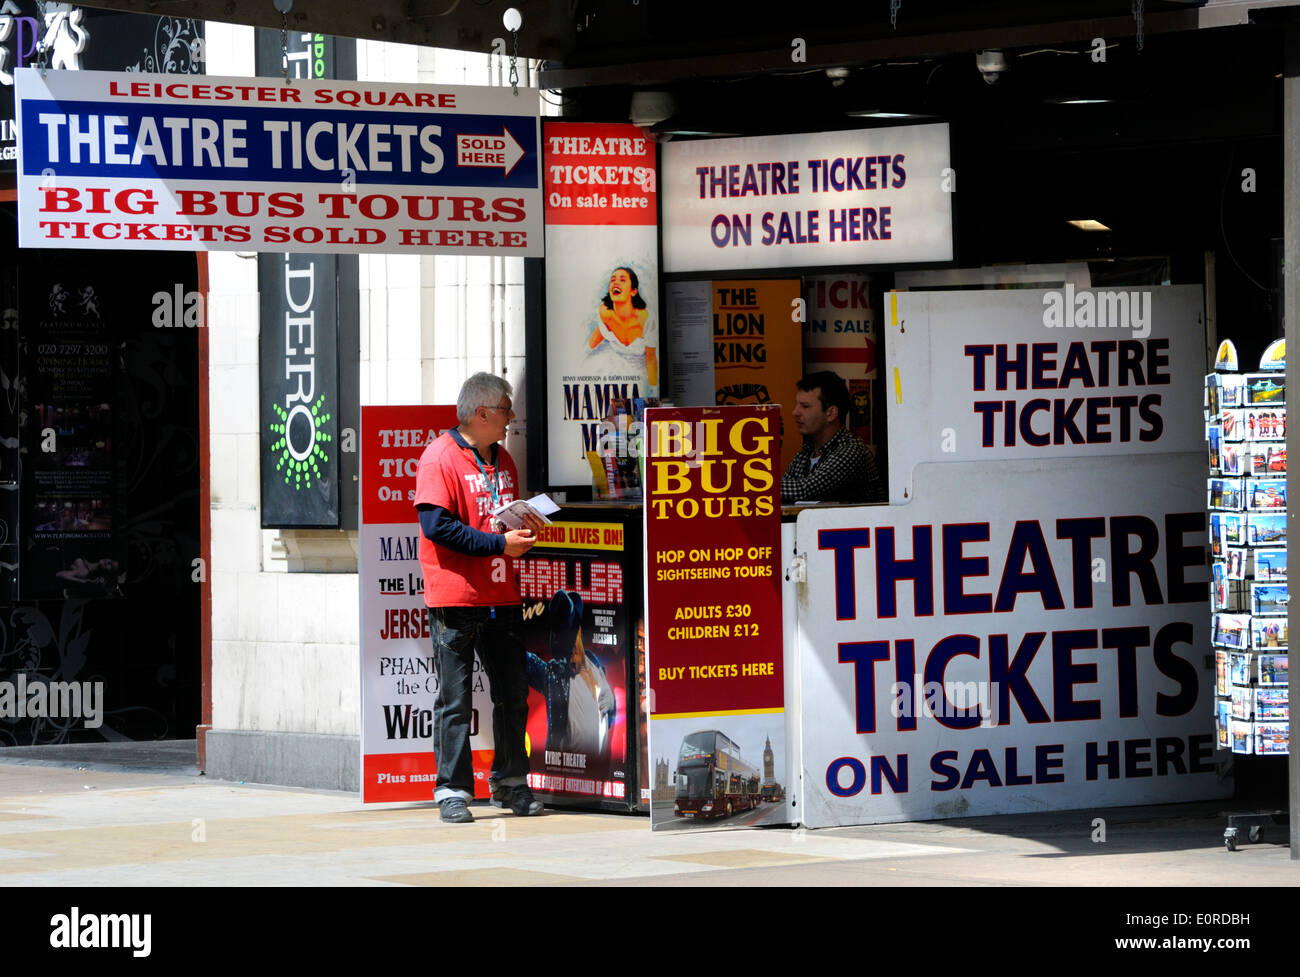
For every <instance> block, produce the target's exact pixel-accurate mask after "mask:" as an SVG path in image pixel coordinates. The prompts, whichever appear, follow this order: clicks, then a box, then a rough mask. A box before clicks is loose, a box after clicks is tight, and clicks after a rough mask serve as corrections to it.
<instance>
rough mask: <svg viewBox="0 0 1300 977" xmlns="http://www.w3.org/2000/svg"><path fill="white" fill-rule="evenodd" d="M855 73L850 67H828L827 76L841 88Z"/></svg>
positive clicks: (833, 83)
mask: <svg viewBox="0 0 1300 977" xmlns="http://www.w3.org/2000/svg"><path fill="white" fill-rule="evenodd" d="M852 74H853V72H852V71H850V70H849V69H848V68H827V69H826V77H827V78H829V79H830V80H831V84H832V85H834V86H835V87H836V88H839V87H840V86H841V85H843V84H844V83H845V82H846V81H848V80H849V77H850V76H851V75H852Z"/></svg>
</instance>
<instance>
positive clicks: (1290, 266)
mask: <svg viewBox="0 0 1300 977" xmlns="http://www.w3.org/2000/svg"><path fill="white" fill-rule="evenodd" d="M1285 60H1286V66H1285V68H1284V75H1285V77H1284V78H1283V82H1282V89H1283V101H1284V103H1285V108H1284V112H1283V122H1282V160H1283V168H1284V172H1285V174H1286V176H1285V183H1284V187H1283V208H1284V209H1285V215H1284V219H1285V224H1284V229H1285V236H1286V237H1285V252H1284V258H1283V271H1284V275H1283V282H1284V284H1283V296H1282V300H1283V306H1282V312H1283V320H1284V328H1283V337H1284V338H1285V339H1286V346H1287V350H1286V352H1287V357H1286V387H1287V398H1288V406H1289V407H1290V408H1291V411H1296V410H1297V409H1298V408H1300V404H1297V402H1296V399H1295V398H1296V391H1297V390H1300V388H1297V387H1296V366H1295V363H1296V355H1297V353H1300V330H1297V329H1295V328H1293V327H1294V326H1295V325H1296V324H1297V323H1298V322H1300V276H1298V275H1296V273H1295V271H1296V269H1300V174H1297V169H1296V168H1297V166H1300V24H1294V23H1293V24H1288V25H1287V29H1286V55H1285ZM1286 441H1287V452H1288V454H1289V453H1290V450H1291V449H1292V448H1293V447H1295V445H1294V444H1292V442H1300V436H1297V435H1296V432H1295V426H1294V425H1293V424H1288V425H1287V428H1286ZM1289 481H1290V478H1289V477H1288V482H1289ZM1296 508H1297V507H1296V506H1293V505H1292V504H1291V499H1290V493H1288V496H1287V508H1286V516H1287V527H1288V529H1287V537H1286V556H1287V565H1288V566H1290V563H1291V554H1292V553H1294V552H1296V551H1297V550H1300V540H1297V538H1296V537H1295V536H1293V535H1292V534H1291V532H1290V527H1291V526H1300V521H1297V519H1296ZM1296 617H1297V615H1296V612H1295V605H1293V604H1291V603H1290V602H1288V603H1287V613H1286V620H1287V635H1288V645H1289V644H1290V641H1289V636H1290V635H1291V633H1292V632H1293V629H1294V628H1295V625H1296ZM1289 654H1290V653H1289V652H1288V655H1289ZM1287 672H1288V674H1287V688H1288V693H1287V696H1288V701H1290V702H1298V701H1300V698H1297V689H1300V682H1298V681H1297V680H1296V677H1295V673H1294V672H1292V671H1291V670H1290V669H1289V668H1288V669H1287ZM1287 808H1288V820H1289V822H1290V827H1291V860H1292V861H1300V841H1298V839H1300V748H1297V743H1296V738H1295V737H1291V741H1290V751H1289V753H1288V756H1287Z"/></svg>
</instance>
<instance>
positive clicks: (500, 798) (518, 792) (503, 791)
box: [492, 784, 542, 818]
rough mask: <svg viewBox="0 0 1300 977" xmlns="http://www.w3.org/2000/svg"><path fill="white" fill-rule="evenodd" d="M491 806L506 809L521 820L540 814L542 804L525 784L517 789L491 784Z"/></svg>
mask: <svg viewBox="0 0 1300 977" xmlns="http://www.w3.org/2000/svg"><path fill="white" fill-rule="evenodd" d="M492 806H493V807H508V808H510V810H512V811H514V813H515V814H517V815H519V817H521V818H526V817H531V816H532V815H534V814H541V813H542V802H541V801H539V800H538V799H537V798H536V797H534V796H533V792H532V791H531V790H529V789H528V785H527V784H520V785H518V786H517V787H502V786H501V785H500V784H493V785H492Z"/></svg>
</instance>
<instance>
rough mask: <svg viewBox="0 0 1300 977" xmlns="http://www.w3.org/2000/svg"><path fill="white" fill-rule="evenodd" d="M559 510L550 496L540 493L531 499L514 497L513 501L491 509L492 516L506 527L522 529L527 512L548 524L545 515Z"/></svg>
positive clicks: (549, 521)
mask: <svg viewBox="0 0 1300 977" xmlns="http://www.w3.org/2000/svg"><path fill="white" fill-rule="evenodd" d="M559 511H560V507H559V506H558V505H556V504H555V503H554V502H552V501H551V497H550V496H549V495H546V494H542V495H534V496H533V497H532V498H531V499H515V500H514V501H513V502H506V503H504V504H502V505H499V506H497V507H496V508H495V509H493V510H492V518H493V519H497V520H499V521H500V522H501V524H502V525H503V526H505V527H506V529H523V528H524V516H525V515H527V514H528V513H529V512H531V513H532V514H533V515H535V516H537V517H538V518H540V519H541V520H542V522H544V523H546V524H547V525H548V526H549V525H550V524H551V520H549V519H547V518H546V517H547V516H549V515H550V514H551V513H552V512H559Z"/></svg>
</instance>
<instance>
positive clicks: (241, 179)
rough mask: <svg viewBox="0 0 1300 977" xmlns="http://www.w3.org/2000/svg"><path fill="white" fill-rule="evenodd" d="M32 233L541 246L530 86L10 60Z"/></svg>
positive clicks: (487, 250)
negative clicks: (139, 70)
mask: <svg viewBox="0 0 1300 977" xmlns="http://www.w3.org/2000/svg"><path fill="white" fill-rule="evenodd" d="M16 91H17V95H18V124H19V126H20V132H21V139H20V158H19V176H18V206H19V243H20V245H21V246H22V247H49V248H138V249H150V250H161V249H173V250H185V251H193V250H196V249H198V250H207V251H216V250H227V251H229V250H237V251H313V252H327V251H341V252H392V253H405V252H410V253H416V252H433V251H436V252H439V253H443V254H510V255H517V256H519V257H539V256H540V255H541V254H542V252H543V242H542V231H541V228H542V194H541V189H540V182H539V181H540V154H539V136H538V117H537V111H538V99H537V93H536V92H535V91H529V90H524V91H521V92H520V93H519V94H518V95H515V94H513V93H512V92H511V91H509V90H507V89H504V88H502V89H496V88H470V87H450V86H436V87H434V86H424V85H379V84H372V83H368V82H333V81H303V80H294V81H290V82H285V81H283V80H281V79H278V78H276V79H264V78H202V79H195V78H185V79H169V80H160V79H159V78H157V77H155V76H151V75H137V74H118V73H114V72H100V71H76V72H61V71H51V72H46V73H45V74H44V75H42V73H41V72H40V71H38V70H36V69H21V70H19V71H18V72H17V85H16Z"/></svg>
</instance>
